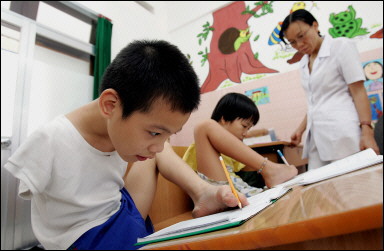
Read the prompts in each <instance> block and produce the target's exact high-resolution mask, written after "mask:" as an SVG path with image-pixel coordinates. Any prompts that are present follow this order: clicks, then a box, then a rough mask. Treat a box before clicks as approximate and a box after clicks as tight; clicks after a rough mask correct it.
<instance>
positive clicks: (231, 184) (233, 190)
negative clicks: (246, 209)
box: [219, 156, 242, 208]
mask: <svg viewBox="0 0 384 251" xmlns="http://www.w3.org/2000/svg"><path fill="white" fill-rule="evenodd" d="M219 159H220V162H221V166H222V167H223V169H224V173H225V176H226V177H227V180H228V183H229V186H230V187H231V190H232V193H233V194H234V195H235V196H236V198H237V202H238V205H239V208H242V207H241V202H240V199H239V195H238V194H237V191H236V189H235V187H234V186H233V183H232V180H231V177H229V173H228V170H227V167H226V166H225V164H224V160H223V158H222V157H221V156H220V157H219Z"/></svg>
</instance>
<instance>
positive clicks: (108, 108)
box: [99, 89, 120, 118]
mask: <svg viewBox="0 0 384 251" xmlns="http://www.w3.org/2000/svg"><path fill="white" fill-rule="evenodd" d="M119 107H120V100H119V95H118V94H117V92H116V91H115V90H114V89H106V90H104V91H103V92H102V93H101V94H100V97H99V108H100V112H101V115H102V116H103V117H105V118H109V117H110V116H111V115H112V114H113V112H116V108H119Z"/></svg>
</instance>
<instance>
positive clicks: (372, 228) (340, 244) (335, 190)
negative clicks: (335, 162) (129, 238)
mask: <svg viewBox="0 0 384 251" xmlns="http://www.w3.org/2000/svg"><path fill="white" fill-rule="evenodd" d="M190 218H191V215H190V212H188V213H184V214H182V215H179V216H178V217H175V218H174V219H173V221H172V219H171V220H169V221H168V224H174V223H176V222H179V221H181V220H186V219H190ZM164 227H165V226H164ZM142 249H167V250H169V249H205V250H207V249H218V250H223V249H283V250H284V249H285V250H287V249H349V250H351V249H381V250H382V249H383V165H382V164H379V165H375V166H372V167H369V168H365V169H362V170H358V171H355V172H352V173H349V174H345V175H342V176H339V177H335V178H332V179H329V180H325V181H322V182H318V183H315V184H311V185H308V186H298V187H295V188H294V189H293V191H292V192H290V193H288V194H286V195H285V196H284V197H282V198H281V199H280V200H278V201H277V202H276V203H274V204H272V205H271V206H270V207H268V208H266V209H265V210H264V211H262V212H261V213H260V214H258V215H256V216H255V217H253V218H252V219H250V220H249V221H247V222H245V223H244V224H243V225H241V226H239V227H234V228H231V229H225V230H220V231H215V232H211V233H206V234H201V235H196V236H191V237H185V238H181V239H175V240H171V241H166V242H160V243H156V244H151V245H147V246H145V247H143V248H142Z"/></svg>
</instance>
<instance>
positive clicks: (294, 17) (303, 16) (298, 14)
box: [279, 9, 321, 44]
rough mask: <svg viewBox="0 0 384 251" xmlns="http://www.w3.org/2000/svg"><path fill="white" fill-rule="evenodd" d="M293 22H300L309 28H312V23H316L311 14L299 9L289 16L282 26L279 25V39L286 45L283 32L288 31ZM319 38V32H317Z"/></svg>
mask: <svg viewBox="0 0 384 251" xmlns="http://www.w3.org/2000/svg"><path fill="white" fill-rule="evenodd" d="M295 21H302V22H304V23H306V24H308V25H309V26H312V25H313V23H314V22H317V20H316V18H315V17H314V16H313V15H312V14H311V12H309V11H307V10H305V9H299V10H296V11H294V12H292V13H291V14H289V15H288V16H287V17H286V18H285V19H284V21H283V24H282V25H281V30H280V33H279V37H280V39H281V40H282V41H283V42H284V43H285V44H286V42H285V39H284V32H285V31H286V30H287V29H288V27H289V25H290V24H291V23H293V22H295ZM319 36H321V35H320V32H319Z"/></svg>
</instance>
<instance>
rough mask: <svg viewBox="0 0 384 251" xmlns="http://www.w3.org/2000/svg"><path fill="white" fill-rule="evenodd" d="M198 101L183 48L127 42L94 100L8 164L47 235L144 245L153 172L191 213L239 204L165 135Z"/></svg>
mask: <svg viewBox="0 0 384 251" xmlns="http://www.w3.org/2000/svg"><path fill="white" fill-rule="evenodd" d="M199 100H200V90H199V86H198V79H197V76H196V74H195V72H194V71H193V68H192V67H191V66H190V64H189V62H188V60H187V59H186V57H185V56H184V55H183V54H182V53H181V52H180V51H179V50H178V48H177V47H175V46H173V45H171V44H169V43H167V42H164V41H135V42H133V43H131V44H130V45H128V46H127V47H126V48H124V49H123V50H122V51H121V52H120V53H119V54H118V55H117V57H116V58H115V59H114V60H113V62H112V63H111V64H110V66H109V67H108V68H107V70H106V72H105V74H104V77H103V80H102V85H101V94H100V97H99V98H98V99H97V100H94V101H92V102H91V103H89V104H86V105H84V106H82V107H80V108H78V109H76V110H74V111H72V112H70V113H68V114H66V115H61V116H59V117H57V118H56V119H55V120H53V121H52V122H51V123H49V124H47V125H46V126H44V127H42V128H41V129H39V130H37V131H36V132H35V133H33V134H32V135H31V136H30V137H29V138H28V139H27V140H26V142H24V144H23V145H21V146H20V148H19V149H18V150H17V151H16V152H15V154H14V155H13V156H11V157H10V159H9V162H8V163H7V164H6V165H5V168H6V169H7V170H9V171H10V172H11V173H12V174H13V175H14V176H15V177H16V178H18V179H20V186H19V195H20V196H21V197H23V198H25V199H31V215H32V227H33V230H34V233H35V235H36V237H37V239H38V240H39V241H40V242H41V244H42V245H43V246H44V247H45V248H46V249H68V248H69V249H104V250H108V249H135V248H138V247H137V246H133V245H134V244H135V243H136V240H137V238H138V237H143V236H146V235H148V234H151V233H152V232H153V226H152V223H151V221H150V219H149V218H148V212H149V209H150V206H151V203H152V199H153V197H154V193H155V189H156V177H157V171H159V172H160V173H162V175H164V177H166V178H168V179H169V180H170V181H173V182H175V183H176V184H178V185H180V186H181V187H182V188H183V189H185V190H186V192H187V193H188V194H189V195H190V196H191V198H192V200H193V201H194V203H195V208H194V210H193V215H194V216H195V217H199V216H203V215H207V214H211V213H214V212H218V211H221V210H224V209H225V207H227V206H229V207H235V206H236V205H237V202H236V198H235V197H234V195H233V194H232V193H231V191H230V188H229V187H228V186H225V187H219V188H217V187H215V186H211V185H209V184H207V183H204V182H201V179H199V178H198V176H197V175H195V174H194V173H193V171H192V170H191V169H190V168H189V167H188V166H187V165H186V164H185V163H184V162H183V161H182V160H181V159H180V158H178V157H177V155H176V154H175V153H174V152H173V150H172V148H171V146H170V145H169V144H168V143H165V141H166V140H167V139H168V138H169V137H170V136H171V135H172V134H174V133H177V132H178V131H180V130H181V129H182V126H183V125H184V123H185V122H186V121H187V120H188V118H189V116H190V114H191V112H192V111H193V110H194V109H196V108H197V106H198V104H199ZM163 150H164V151H163ZM162 151H163V152H162ZM160 152H162V153H160ZM133 162H138V163H135V164H133V166H132V167H130V168H129V169H127V165H128V163H133ZM123 177H124V178H123ZM124 183H125V187H124ZM241 200H242V203H245V205H246V204H248V203H247V201H246V199H245V197H244V196H243V195H241Z"/></svg>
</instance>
